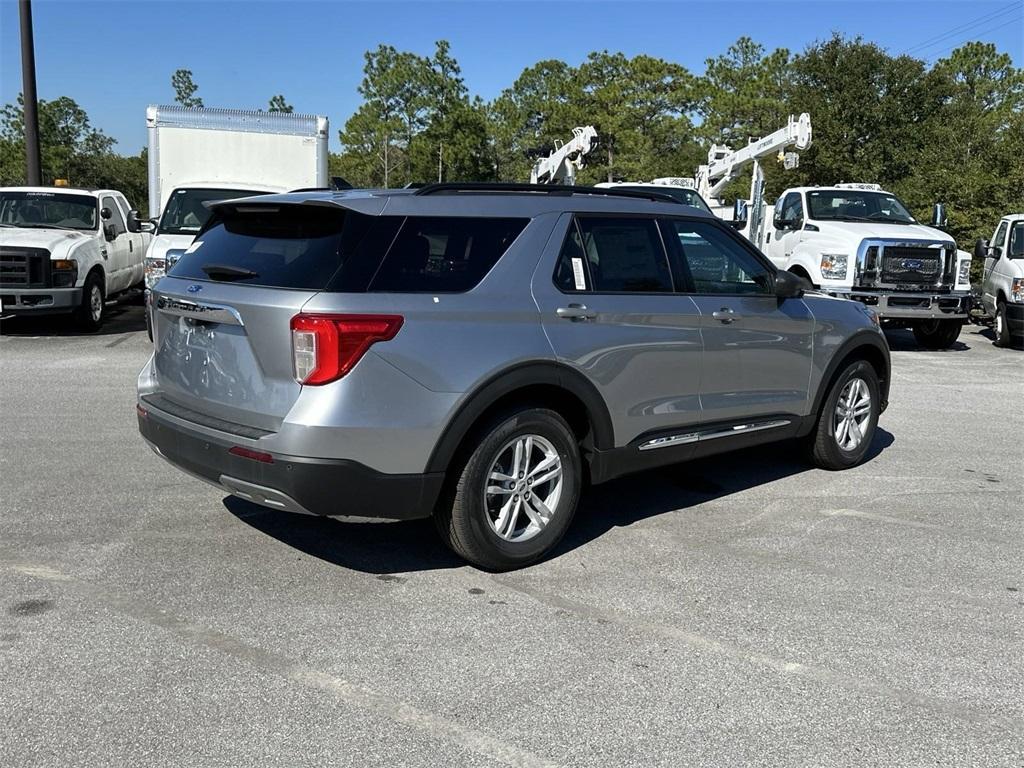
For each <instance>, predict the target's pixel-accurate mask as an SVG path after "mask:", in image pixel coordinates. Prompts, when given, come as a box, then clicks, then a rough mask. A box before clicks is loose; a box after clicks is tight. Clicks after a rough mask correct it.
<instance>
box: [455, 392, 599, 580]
mask: <svg viewBox="0 0 1024 768" xmlns="http://www.w3.org/2000/svg"><path fill="white" fill-rule="evenodd" d="M470 448H471V451H472V452H471V453H470V454H469V457H468V459H466V461H465V463H464V464H463V465H462V466H461V470H460V472H459V475H458V478H457V482H456V485H455V487H454V489H453V491H452V494H451V495H450V496H449V498H448V499H447V500H445V501H442V503H441V504H440V505H439V508H438V510H437V512H436V513H435V522H436V523H437V528H438V531H439V532H440V534H441V537H442V538H443V539H444V540H445V543H447V544H448V546H449V547H451V548H452V549H453V550H454V551H455V552H456V553H457V554H458V555H460V556H461V557H463V558H465V559H466V560H468V561H469V562H471V563H473V564H474V565H477V566H479V567H481V568H484V569H487V570H491V571H508V570H513V569H515V568H521V567H523V566H525V565H529V564H530V563H532V562H535V561H536V560H539V559H540V558H541V557H543V556H544V555H545V554H547V553H548V552H550V551H551V550H552V549H553V548H554V546H555V545H556V544H558V542H559V541H560V540H561V538H562V536H563V535H564V534H565V531H566V530H567V529H568V527H569V524H570V523H571V522H572V517H573V515H574V514H575V512H576V506H577V504H578V503H579V496H580V486H581V481H582V474H583V473H582V466H581V459H580V449H579V444H578V443H577V440H576V436H575V435H574V434H573V432H572V429H570V427H569V425H568V424H567V423H566V422H565V420H564V419H563V418H562V417H561V416H559V415H558V414H557V413H555V412H554V411H551V410H548V409H546V408H523V409H521V410H518V411H515V412H512V413H506V414H503V415H502V416H500V417H498V418H496V419H495V420H493V421H492V422H491V423H490V424H489V425H488V426H487V427H485V429H484V430H482V431H481V432H480V433H479V434H478V436H477V437H476V438H475V439H474V442H473V443H472V444H471V446H470Z"/></svg>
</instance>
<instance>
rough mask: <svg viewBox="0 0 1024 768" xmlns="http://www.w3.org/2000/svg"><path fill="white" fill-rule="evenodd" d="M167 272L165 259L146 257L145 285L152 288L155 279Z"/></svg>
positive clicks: (155, 281)
mask: <svg viewBox="0 0 1024 768" xmlns="http://www.w3.org/2000/svg"><path fill="white" fill-rule="evenodd" d="M166 273H167V260H166V259H162V258H156V257H151V256H147V257H146V287H147V288H152V287H153V286H154V285H156V283H157V281H158V280H159V279H160V278H161V277H163V276H164V275H165V274H166Z"/></svg>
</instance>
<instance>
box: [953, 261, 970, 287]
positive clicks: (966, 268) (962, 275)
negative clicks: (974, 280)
mask: <svg viewBox="0 0 1024 768" xmlns="http://www.w3.org/2000/svg"><path fill="white" fill-rule="evenodd" d="M956 281H957V282H958V283H969V282H971V260H970V259H964V260H963V261H961V262H960V270H959V271H958V272H957V276H956Z"/></svg>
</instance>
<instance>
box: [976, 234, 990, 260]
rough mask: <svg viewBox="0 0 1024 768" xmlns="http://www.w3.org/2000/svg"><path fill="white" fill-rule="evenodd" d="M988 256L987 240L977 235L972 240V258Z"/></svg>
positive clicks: (985, 257)
mask: <svg viewBox="0 0 1024 768" xmlns="http://www.w3.org/2000/svg"><path fill="white" fill-rule="evenodd" d="M988 257H989V252H988V240H983V239H982V238H980V237H979V238H978V239H977V240H975V241H974V258H976V259H987V258H988Z"/></svg>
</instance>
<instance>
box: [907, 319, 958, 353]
mask: <svg viewBox="0 0 1024 768" xmlns="http://www.w3.org/2000/svg"><path fill="white" fill-rule="evenodd" d="M963 325H964V322H963V320H919V321H918V322H916V323H914V338H915V339H917V343H918V344H920V345H921V346H922V347H924V348H925V349H949V348H950V347H952V346H953V344H954V343H955V342H956V340H957V338H958V337H959V336H960V329H961V328H963Z"/></svg>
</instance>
